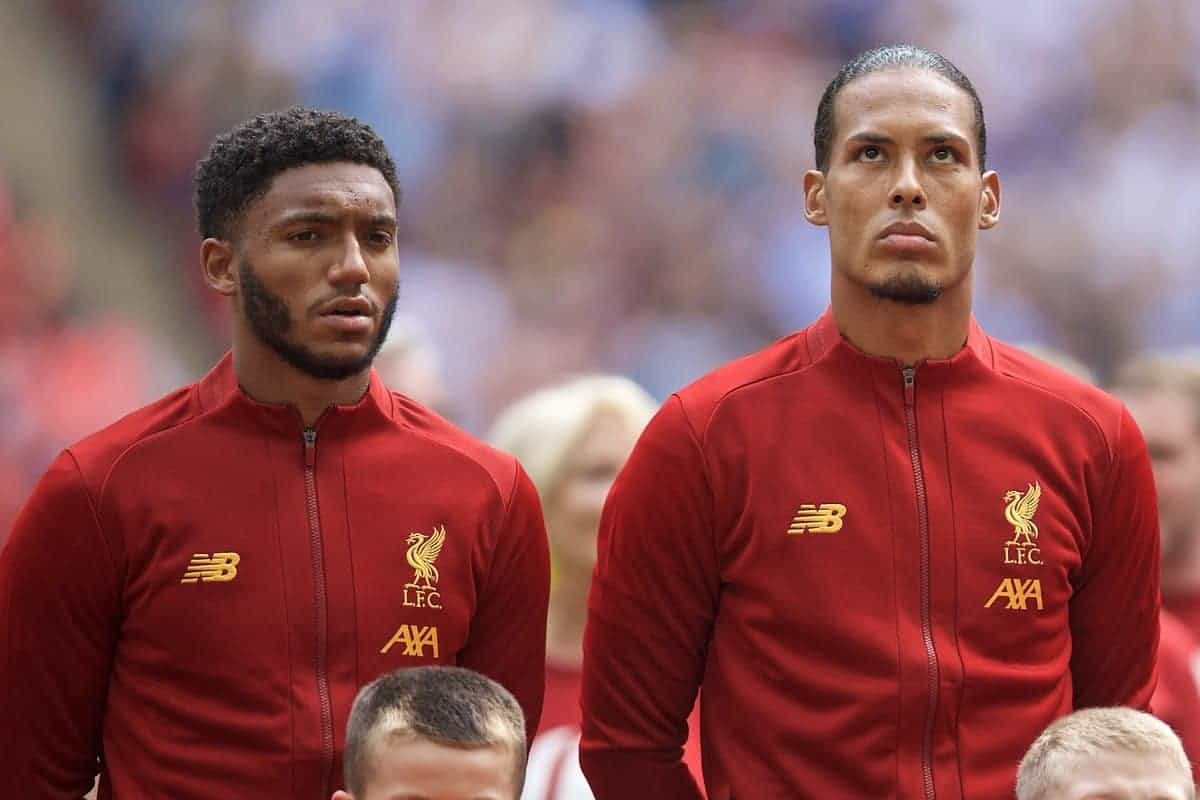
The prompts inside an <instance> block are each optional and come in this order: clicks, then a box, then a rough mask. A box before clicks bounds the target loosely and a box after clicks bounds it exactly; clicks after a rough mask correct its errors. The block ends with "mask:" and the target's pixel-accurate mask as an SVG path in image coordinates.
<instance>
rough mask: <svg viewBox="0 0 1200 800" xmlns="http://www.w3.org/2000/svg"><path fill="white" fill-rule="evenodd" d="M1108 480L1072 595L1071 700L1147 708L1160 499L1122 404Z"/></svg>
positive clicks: (1154, 647) (1153, 655)
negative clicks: (1156, 495) (1072, 698)
mask: <svg viewBox="0 0 1200 800" xmlns="http://www.w3.org/2000/svg"><path fill="white" fill-rule="evenodd" d="M1113 449H1114V454H1113V460H1112V466H1111V469H1110V474H1109V480H1108V482H1107V486H1106V488H1105V491H1104V492H1103V494H1102V496H1101V499H1100V502H1099V503H1097V504H1095V505H1094V506H1093V517H1092V520H1093V521H1092V538H1091V542H1090V546H1089V548H1088V551H1087V552H1086V553H1085V554H1084V558H1083V565H1082V567H1081V569H1080V572H1079V576H1078V579H1077V580H1076V584H1075V592H1074V595H1073V597H1072V599H1071V608H1070V613H1071V640H1072V651H1071V677H1072V680H1073V683H1074V693H1075V696H1074V701H1075V707H1076V708H1083V707H1087V706H1117V705H1120V706H1131V707H1133V708H1140V709H1149V707H1150V696H1151V695H1152V694H1153V693H1154V687H1155V683H1156V672H1155V669H1156V666H1155V665H1156V663H1157V660H1158V658H1157V655H1158V625H1159V620H1158V617H1159V606H1160V601H1159V552H1158V546H1159V545H1158V505H1157V498H1156V497H1155V492H1154V478H1153V475H1152V473H1151V469H1150V458H1149V456H1148V454H1147V452H1146V444H1145V442H1144V440H1143V439H1142V434H1141V431H1139V430H1138V428H1137V425H1136V424H1135V423H1134V421H1133V418H1132V417H1131V416H1130V415H1129V412H1127V411H1124V410H1123V411H1122V415H1121V423H1120V428H1119V430H1118V434H1117V438H1116V441H1115V445H1114V448H1113Z"/></svg>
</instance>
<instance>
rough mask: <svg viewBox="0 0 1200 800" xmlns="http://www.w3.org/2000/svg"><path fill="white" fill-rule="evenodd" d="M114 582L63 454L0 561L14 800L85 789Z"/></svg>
mask: <svg viewBox="0 0 1200 800" xmlns="http://www.w3.org/2000/svg"><path fill="white" fill-rule="evenodd" d="M115 575H116V570H115V567H114V561H113V558H112V557H111V554H110V552H109V549H108V547H107V545H106V543H105V541H104V539H103V537H102V535H101V532H100V527H99V525H98V523H97V521H96V515H95V509H94V508H93V505H92V502H91V499H90V498H89V497H88V494H87V490H86V489H85V487H84V484H83V479H82V476H81V475H80V473H79V467H78V465H77V464H76V462H75V459H74V458H73V457H72V456H71V454H70V453H69V452H65V453H63V454H62V455H60V456H59V457H58V459H57V460H56V461H55V462H54V464H53V465H51V467H50V469H49V470H48V471H47V472H46V474H45V475H44V476H43V478H42V480H41V482H40V483H39V484H38V486H37V488H35V489H34V492H33V495H32V496H31V497H30V499H29V502H28V503H27V504H26V506H25V508H24V509H23V510H22V512H21V514H20V515H19V516H18V517H17V521H16V523H15V525H14V526H13V530H12V534H11V536H10V538H9V540H8V544H7V546H6V547H5V549H4V551H3V553H0V708H3V709H4V710H3V712H2V713H0V774H3V775H4V782H5V784H6V785H10V786H13V787H21V792H22V796H23V797H29V798H47V799H49V798H80V797H83V796H84V795H85V794H87V792H88V791H89V790H90V789H91V788H92V784H93V782H94V778H95V775H96V773H97V771H98V764H97V758H98V756H99V754H100V735H101V726H102V722H103V718H104V705H105V698H106V695H107V693H108V678H109V670H110V668H111V663H112V654H113V648H114V646H115V642H116V638H117V632H118V628H119V622H118V615H119V609H120V592H119V589H118V583H117V580H116V577H115Z"/></svg>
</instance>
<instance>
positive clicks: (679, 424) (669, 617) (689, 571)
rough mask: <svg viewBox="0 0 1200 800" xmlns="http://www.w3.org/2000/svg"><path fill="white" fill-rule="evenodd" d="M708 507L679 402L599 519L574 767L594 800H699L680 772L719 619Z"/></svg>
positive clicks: (658, 420) (657, 425)
mask: <svg viewBox="0 0 1200 800" xmlns="http://www.w3.org/2000/svg"><path fill="white" fill-rule="evenodd" d="M713 527H714V523H713V499H712V494H711V492H710V489H709V481H708V478H707V475H706V470H705V465H704V460H703V456H702V454H701V451H700V447H699V445H698V443H697V440H696V437H695V436H694V434H693V432H692V429H691V427H690V425H689V423H688V421H687V419H686V417H685V414H684V410H683V406H682V404H681V402H680V400H679V399H678V397H672V398H671V399H670V400H668V401H667V403H666V405H664V406H663V408H662V410H661V411H659V413H658V415H657V416H656V417H655V418H654V420H653V421H652V422H651V423H650V425H649V427H648V428H647V429H646V432H645V433H644V434H643V435H642V438H641V440H640V441H639V442H638V444H637V447H636V448H634V451H633V454H632V455H631V456H630V458H629V462H628V463H627V464H626V465H625V469H624V470H622V472H621V474H620V476H619V477H618V478H617V481H616V483H615V484H614V485H613V488H612V491H611V492H610V493H609V496H608V502H607V503H606V504H605V507H604V515H603V518H602V520H601V523H600V540H599V558H598V561H597V563H596V572H595V575H594V577H593V578H592V587H591V595H590V597H589V601H588V623H587V631H586V633H585V636H584V655H583V698H582V703H583V739H582V742H581V744H580V763H581V764H582V766H583V771H584V773H585V774H586V775H587V778H588V782H589V783H590V784H591V786H592V791H593V792H594V793H595V795H596V798H597V800H623V798H628V797H653V798H656V800H676V799H678V800H698V799H699V798H700V797H701V796H702V795H701V794H700V791H699V789H698V788H697V787H696V783H695V781H694V780H693V779H692V777H691V774H690V773H689V772H688V769H687V767H686V766H685V765H684V763H683V761H682V755H683V744H684V742H685V741H686V740H687V735H688V724H687V720H688V715H689V713H690V712H691V710H692V705H693V703H694V702H695V699H696V691H697V689H698V688H699V686H700V681H701V676H702V675H703V671H704V662H705V657H706V652H707V647H708V639H709V636H710V634H711V629H712V623H713V619H714V617H715V615H716V610H717V595H718V585H719V583H718V567H717V556H716V551H715V545H714V531H713Z"/></svg>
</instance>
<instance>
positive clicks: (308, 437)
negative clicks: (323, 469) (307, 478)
mask: <svg viewBox="0 0 1200 800" xmlns="http://www.w3.org/2000/svg"><path fill="white" fill-rule="evenodd" d="M316 461H317V432H316V431H315V430H313V429H312V428H305V429H304V466H306V467H311V466H312V465H313V464H315V463H316Z"/></svg>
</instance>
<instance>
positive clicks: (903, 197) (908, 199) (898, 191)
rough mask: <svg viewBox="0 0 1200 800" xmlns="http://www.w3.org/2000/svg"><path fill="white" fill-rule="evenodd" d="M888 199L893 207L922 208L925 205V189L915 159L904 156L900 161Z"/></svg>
mask: <svg viewBox="0 0 1200 800" xmlns="http://www.w3.org/2000/svg"><path fill="white" fill-rule="evenodd" d="M888 201H889V205H891V207H892V208H902V207H904V206H912V207H913V208H916V209H921V208H924V207H925V203H926V197H925V189H924V187H923V186H922V185H921V179H920V175H919V174H918V172H917V165H916V163H915V161H914V160H913V159H911V158H904V159H900V161H899V162H898V165H897V167H896V173H895V178H894V181H893V184H892V191H891V196H890V197H889V198H888Z"/></svg>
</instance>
